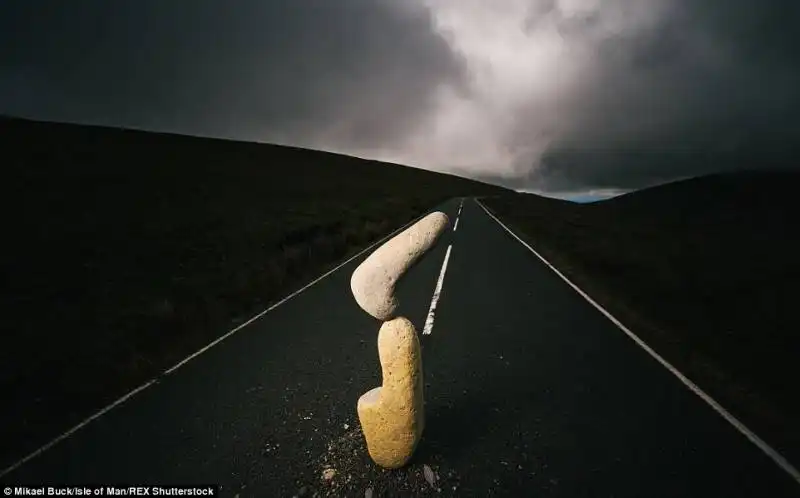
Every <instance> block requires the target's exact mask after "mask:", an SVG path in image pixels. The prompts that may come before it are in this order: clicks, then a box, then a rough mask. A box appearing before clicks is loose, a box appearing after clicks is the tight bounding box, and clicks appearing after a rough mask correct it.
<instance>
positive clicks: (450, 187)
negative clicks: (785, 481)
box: [0, 118, 502, 462]
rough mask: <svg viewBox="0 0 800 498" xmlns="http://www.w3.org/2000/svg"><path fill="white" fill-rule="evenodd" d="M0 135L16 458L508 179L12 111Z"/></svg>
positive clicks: (3, 419)
mask: <svg viewBox="0 0 800 498" xmlns="http://www.w3.org/2000/svg"><path fill="white" fill-rule="evenodd" d="M0 150H2V151H3V156H4V158H3V184H4V185H5V187H6V190H7V192H6V194H5V196H4V197H5V198H6V202H7V206H8V208H7V212H6V214H7V216H6V218H8V221H7V223H8V224H10V226H7V227H6V232H7V233H8V234H10V235H11V236H10V237H7V238H6V242H5V244H4V245H5V249H6V251H7V254H8V255H7V257H6V258H4V260H3V274H4V277H3V278H4V280H5V282H6V285H8V287H7V288H8V289H9V292H6V293H4V298H3V304H2V306H3V309H2V313H3V335H4V337H3V339H4V343H3V347H2V348H0V399H3V400H4V402H3V405H5V406H6V407H12V408H11V409H9V408H5V409H4V410H2V411H1V412H0V440H2V441H3V442H4V444H3V445H2V450H0V460H2V461H3V462H6V461H7V460H8V458H10V457H12V456H19V455H18V453H19V451H20V448H30V447H32V446H34V445H35V443H37V442H41V440H42V439H46V438H45V436H47V438H49V437H51V436H52V435H53V434H54V431H57V430H63V429H64V428H65V427H67V426H69V425H70V424H72V423H75V422H76V421H78V420H80V419H82V418H83V417H85V416H86V415H87V414H88V413H90V412H91V411H92V410H93V409H94V408H96V407H97V406H100V405H102V404H104V403H106V402H108V401H109V400H112V399H115V398H116V397H117V396H119V395H120V394H122V393H124V392H126V391H127V390H129V389H130V388H132V387H135V386H136V385H138V384H139V383H141V382H142V381H144V380H146V379H149V378H151V377H152V376H153V375H155V374H156V373H158V372H161V371H163V369H164V368H165V367H167V366H169V365H171V364H173V363H174V362H176V361H177V360H179V359H180V358H182V357H184V356H185V355H186V354H188V353H190V352H192V351H194V350H196V349H198V348H199V347H201V346H202V345H204V344H206V343H208V342H209V341H211V340H213V339H214V338H216V337H217V336H219V335H220V334H222V333H224V332H226V331H227V330H229V329H230V328H232V326H233V325H235V324H237V323H241V322H242V321H244V320H245V319H246V318H248V317H249V316H251V315H253V314H255V313H256V312H258V311H261V310H262V309H264V308H265V307H267V305H268V304H269V303H270V302H273V301H276V300H277V299H279V298H281V297H283V296H285V295H286V294H288V293H289V292H291V291H292V290H294V289H297V288H299V287H300V286H302V285H303V284H305V283H306V282H308V281H309V280H311V279H313V278H314V277H315V276H317V275H319V274H321V273H322V272H323V271H325V270H326V269H328V268H330V267H332V266H333V265H335V264H336V263H337V262H339V261H341V260H342V259H343V258H345V257H347V256H348V255H351V254H354V253H356V252H358V251H359V250H360V249H362V248H364V247H366V246H368V245H369V244H370V243H371V242H373V241H375V240H377V239H379V238H381V237H382V236H384V235H386V234H388V233H390V232H391V231H393V230H394V229H395V228H397V227H399V226H401V225H403V224H405V223H407V222H408V221H410V220H412V219H414V218H415V217H417V216H418V215H420V214H422V213H424V212H425V211H426V210H428V209H430V208H431V207H433V206H435V205H437V204H438V203H440V202H442V201H444V200H446V199H448V198H451V197H456V196H469V195H476V194H492V193H497V192H500V191H502V189H499V188H497V187H493V186H489V185H486V184H482V183H477V182H473V181H469V180H466V179H463V178H458V177H454V176H449V175H442V174H436V173H431V172H427V171H423V170H419V169H414V168H408V167H403V166H397V165H390V164H385V163H379V162H375V161H367V160H361V159H356V158H352V157H347V156H342V155H334V154H328V153H323V152H317V151H310V150H303V149H296V148H289V147H280V146H273V145H263V144H252V143H241V142H233V141H223V140H212V139H204V138H194V137H186V136H178V135H168V134H155V133H146V132H141V131H131V130H119V129H109V128H100V127H89V126H79V125H68V124H54V123H42V122H33V121H26V120H18V119H8V118H2V119H0ZM6 402H8V403H6Z"/></svg>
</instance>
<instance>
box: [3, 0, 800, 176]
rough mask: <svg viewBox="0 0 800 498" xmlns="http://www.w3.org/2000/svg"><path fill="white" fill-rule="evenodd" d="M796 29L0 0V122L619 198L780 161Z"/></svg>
mask: <svg viewBox="0 0 800 498" xmlns="http://www.w3.org/2000/svg"><path fill="white" fill-rule="evenodd" d="M187 6H188V7H187ZM797 26H800V3H798V2H794V1H791V0H783V1H778V0H775V1H764V2H756V1H752V0H726V1H723V0H602V1H599V0H503V1H498V2H491V3H487V2H485V1H483V0H407V1H397V0H339V1H333V0H274V1H259V0H248V1H238V2H224V3H223V2H218V1H213V2H212V1H211V0H194V1H192V2H191V3H181V4H178V3H176V2H169V1H165V0H136V1H134V0H130V1H121V0H120V1H108V0H75V1H70V2H66V1H63V0H50V1H37V2H33V1H29V0H16V1H14V0H7V1H3V2H0V113H1V112H5V113H9V114H15V115H21V116H29V117H38V118H44V119H53V120H63V121H79V122H92V123H98V124H110V125H122V126H132V127H137V128H145V129H155V130H169V131H178V132H182V133H190V134H200V135H211V136H222V137H230V138H239V139H245V140H261V141H275V142H279V143H289V144H292V145H299V146H310V147H318V148H326V149H331V150H337V151H341V152H345V153H353V154H357V155H361V156H365V157H378V158H381V159H390V160H392V161H396V162H404V163H407V164H412V165H417V166H421V167H428V168H431V169H435V170H439V171H442V170H447V171H452V172H455V173H457V174H461V175H464V176H470V177H474V178H479V179H482V180H487V181H492V182H495V183H499V184H503V185H507V186H512V187H515V188H521V189H537V190H549V191H560V192H564V191H571V190H607V189H612V190H614V189H629V188H637V187H641V186H645V185H649V184H653V183H659V182H662V181H668V180H671V179H676V178H681V177H685V176H692V175H698V174H703V173H709V172H714V171H722V170H726V169H741V168H758V167H762V168H763V167H768V166H770V167H777V166H780V167H791V166H794V165H797V163H796V162H795V158H796V157H798V154H799V153H800V151H799V150H797V149H798V148H800V126H799V125H798V116H799V115H800V92H799V91H798V89H800V64H798V61H800V35H798V33H800V31H798V29H797Z"/></svg>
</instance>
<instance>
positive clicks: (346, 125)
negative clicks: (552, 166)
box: [0, 0, 463, 149]
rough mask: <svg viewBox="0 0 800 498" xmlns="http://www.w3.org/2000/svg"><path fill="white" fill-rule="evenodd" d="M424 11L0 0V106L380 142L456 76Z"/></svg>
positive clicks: (337, 142) (309, 4)
mask: <svg viewBox="0 0 800 498" xmlns="http://www.w3.org/2000/svg"><path fill="white" fill-rule="evenodd" d="M431 22H432V21H431V18H430V16H429V14H428V11H427V10H426V9H424V8H422V7H419V6H417V7H415V6H414V5H413V4H410V3H406V2H395V1H393V0H342V1H331V0H270V1H259V0H247V1H226V2H219V1H211V0H192V1H191V2H185V3H184V2H170V1H164V0H135V1H134V0H130V1H107V0H79V1H70V2H64V1H62V0H51V1H36V2H32V1H27V0H19V1H4V2H2V4H0V47H1V48H0V54H2V57H0V112H4V113H8V114H15V115H21V116H28V117H35V118H43V119H52V120H59V121H77V122H92V123H97V124H111V125H123V126H132V127H139V128H145V129H157V130H170V131H179V132H182V133H192V134H200V135H211V136H225V137H233V138H240V139H246V140H263V141H278V142H283V143H292V144H296V145H307V146H308V145H316V146H329V145H331V144H333V145H334V146H335V147H338V148H342V149H348V148H360V147H364V146H367V147H381V146H384V145H386V144H393V143H395V142H396V141H397V140H398V139H399V138H400V137H403V136H405V135H406V134H407V133H408V132H409V128H411V127H413V126H414V125H415V122H416V121H417V120H418V118H419V115H420V114H421V113H425V112H427V110H428V109H429V107H430V102H429V98H430V96H431V95H432V92H433V91H434V90H435V88H436V87H437V85H439V84H440V83H442V82H444V81H455V80H458V79H460V78H461V76H462V71H463V69H462V65H461V62H460V61H459V60H458V59H457V58H455V57H454V56H453V54H452V52H451V51H450V49H449V47H448V45H447V44H446V42H444V40H443V39H442V38H440V36H439V35H438V34H437V33H436V32H435V30H434V29H433V26H432V24H431Z"/></svg>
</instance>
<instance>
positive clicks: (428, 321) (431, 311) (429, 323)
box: [422, 244, 453, 335]
mask: <svg viewBox="0 0 800 498" xmlns="http://www.w3.org/2000/svg"><path fill="white" fill-rule="evenodd" d="M451 249H453V244H450V245H448V246H447V252H446V253H445V254H444V262H443V263H442V269H441V271H440V272H439V279H438V280H437V281H436V289H434V291H433V298H431V307H430V309H428V317H427V318H426V319H425V327H424V328H423V329H422V335H430V333H431V332H432V331H433V319H434V315H435V314H436V304H437V303H438V302H439V296H440V295H441V294H442V285H444V274H445V272H447V262H448V261H449V260H450V250H451Z"/></svg>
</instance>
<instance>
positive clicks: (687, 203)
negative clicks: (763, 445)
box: [486, 172, 800, 457]
mask: <svg viewBox="0 0 800 498" xmlns="http://www.w3.org/2000/svg"><path fill="white" fill-rule="evenodd" d="M799 189H800V173H793V172H765V173H758V172H741V173H733V174H721V175H711V176H707V177H701V178H695V179H690V180H684V181H680V182H676V183H672V184H667V185H661V186H658V187H653V188H649V189H645V190H641V191H638V192H634V193H630V194H627V195H623V196H620V197H617V198H614V199H610V200H606V201H602V202H598V203H593V204H584V205H581V204H573V203H569V202H564V201H558V200H552V199H544V198H542V197H538V196H535V195H512V196H502V197H499V198H493V199H488V200H487V201H486V205H487V207H489V208H490V209H492V210H493V211H494V212H495V213H496V214H497V215H498V216H499V217H500V218H501V219H503V220H504V221H507V222H508V224H509V225H510V227H511V228H512V229H514V230H515V231H517V232H518V233H519V234H520V236H522V234H525V237H526V238H527V239H528V241H529V242H530V243H531V245H532V247H534V248H535V249H537V250H538V251H539V252H540V253H542V254H543V255H544V256H545V257H546V258H548V259H550V260H551V261H552V262H553V263H554V264H555V265H556V266H557V267H558V268H559V269H561V270H562V271H564V272H565V273H566V274H567V275H568V276H569V277H570V278H572V279H573V281H574V282H575V283H576V284H578V285H579V286H581V287H582V288H584V289H585V290H586V291H587V292H588V293H589V294H590V295H591V296H592V297H594V298H595V299H596V300H597V301H598V302H600V303H601V304H602V305H603V306H604V307H606V308H607V309H608V310H609V311H611V312H612V313H613V314H615V315H616V316H617V317H618V318H619V319H620V320H621V321H622V322H623V323H625V324H626V325H628V326H629V327H630V328H631V329H632V330H633V331H634V332H636V333H637V334H639V335H640V336H641V337H642V338H643V339H645V341H646V342H648V343H650V344H651V345H652V346H653V347H654V348H655V349H656V350H657V351H659V352H660V353H662V354H663V355H664V356H665V357H666V358H667V359H668V360H669V361H671V362H673V363H675V364H676V365H677V366H678V367H679V368H680V369H681V370H682V371H683V372H684V373H686V374H687V376H689V377H690V378H692V379H693V380H695V381H696V382H697V383H698V384H699V385H700V386H701V387H702V388H703V389H706V390H708V391H710V392H711V393H712V394H713V395H714V397H715V398H717V399H718V400H719V401H720V402H722V404H723V405H725V406H726V407H730V408H731V410H732V411H733V412H734V413H735V414H736V415H738V416H740V417H741V418H743V419H744V420H745V421H746V423H747V424H748V425H753V426H754V429H755V428H757V429H758V430H757V432H758V433H759V434H765V435H766V436H765V437H767V436H768V439H769V440H770V442H771V443H773V444H776V445H778V446H781V447H782V448H783V449H784V451H787V452H789V453H792V454H793V455H794V456H795V457H797V456H800V453H798V452H797V451H798V450H800V431H798V429H797V428H796V426H795V422H796V421H797V420H798V419H800V398H798V397H797V394H796V392H797V391H796V385H795V384H796V379H798V378H800V363H798V362H797V361H796V357H797V353H798V351H800V334H798V332H800V314H798V313H797V298H798V292H797V281H798V277H800V236H798V235H800V234H798V228H797V227H798V222H797V216H798V214H800V199H798V196H797V192H798V190H799Z"/></svg>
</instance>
